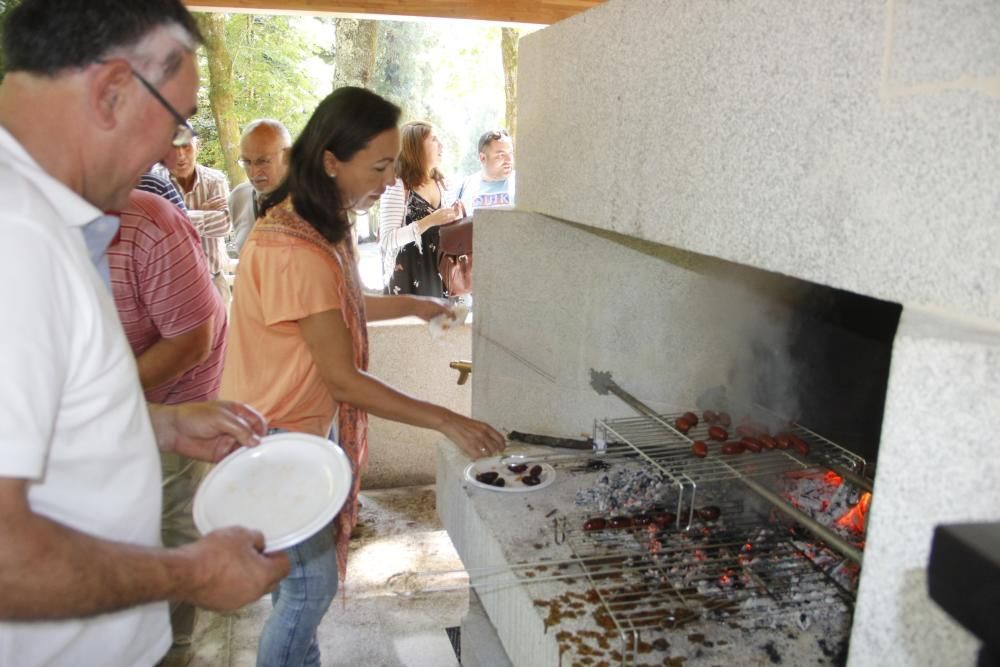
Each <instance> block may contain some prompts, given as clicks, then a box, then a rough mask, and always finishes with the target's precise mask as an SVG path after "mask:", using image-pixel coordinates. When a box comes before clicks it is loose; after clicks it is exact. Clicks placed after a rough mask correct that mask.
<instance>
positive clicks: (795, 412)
mask: <svg viewBox="0 0 1000 667" xmlns="http://www.w3.org/2000/svg"><path fill="white" fill-rule="evenodd" d="M712 283H713V284H712V286H711V287H710V288H709V289H710V291H711V296H710V298H711V303H714V304H716V306H717V308H718V312H723V313H725V324H724V326H725V328H726V331H727V332H728V335H727V336H725V337H724V338H722V339H721V340H720V343H721V344H722V347H723V348H724V349H719V350H717V351H716V353H717V354H720V355H722V358H723V359H728V363H727V364H724V366H725V367H726V371H725V377H724V383H723V384H721V385H719V386H716V387H712V388H709V389H707V390H705V391H704V392H703V393H702V394H701V395H700V396H699V398H698V400H697V404H698V407H700V408H702V409H713V410H725V411H726V412H729V414H730V415H731V416H732V417H733V419H734V420H735V423H740V422H741V421H755V422H760V423H763V424H766V425H767V426H768V427H769V429H770V430H771V431H772V432H774V431H776V430H781V429H782V428H783V427H784V426H785V425H786V424H787V422H788V421H790V420H795V419H797V418H798V417H799V415H800V402H799V396H800V395H801V394H800V391H801V390H802V389H803V388H802V387H801V386H800V378H799V369H798V368H797V366H796V363H795V361H794V360H793V358H792V345H793V343H794V342H795V341H796V340H797V337H798V335H799V328H800V320H799V319H798V317H797V315H796V310H795V308H796V307H795V304H796V303H797V302H798V301H799V300H800V299H802V298H803V297H804V295H805V292H804V290H803V289H802V288H801V287H798V286H796V285H794V284H792V283H791V282H790V281H788V280H787V279H783V278H781V277H780V276H775V275H772V274H764V273H763V272H755V271H749V270H746V269H743V268H741V267H731V268H729V269H728V270H726V271H725V272H724V273H721V274H719V275H716V276H713V277H712Z"/></svg>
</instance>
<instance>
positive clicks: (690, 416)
mask: <svg viewBox="0 0 1000 667" xmlns="http://www.w3.org/2000/svg"><path fill="white" fill-rule="evenodd" d="M681 418H682V419H684V420H685V421H688V422H691V426H697V425H698V415H696V414H695V413H693V412H685V413H684V414H682V415H681Z"/></svg>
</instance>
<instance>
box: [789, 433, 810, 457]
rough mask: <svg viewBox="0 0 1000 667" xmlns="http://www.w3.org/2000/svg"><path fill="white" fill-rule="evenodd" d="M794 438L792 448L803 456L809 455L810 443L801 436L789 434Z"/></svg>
mask: <svg viewBox="0 0 1000 667" xmlns="http://www.w3.org/2000/svg"><path fill="white" fill-rule="evenodd" d="M789 437H791V439H792V448H793V449H794V450H795V451H796V452H798V453H799V454H800V455H801V456H808V455H809V443H808V442H806V441H805V440H803V439H802V438H800V437H799V436H797V435H794V434H793V435H791V436H789Z"/></svg>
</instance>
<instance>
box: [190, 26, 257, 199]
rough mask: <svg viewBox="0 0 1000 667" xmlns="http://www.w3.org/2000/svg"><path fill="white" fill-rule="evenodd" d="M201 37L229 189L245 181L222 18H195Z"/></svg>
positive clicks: (229, 54)
mask: <svg viewBox="0 0 1000 667" xmlns="http://www.w3.org/2000/svg"><path fill="white" fill-rule="evenodd" d="M195 18H196V19H197V21H198V27H199V28H200V29H201V34H202V35H203V36H204V37H205V55H206V57H207V60H208V82H209V83H208V102H209V105H210V106H211V107H212V116H213V117H214V118H215V127H216V129H217V130H218V132H219V147H220V148H221V149H222V157H223V162H224V165H225V169H224V171H225V172H226V176H227V177H228V178H229V183H230V185H235V184H236V183H239V182H241V181H242V180H243V179H244V178H245V174H244V173H243V170H242V169H241V168H240V166H239V164H238V160H239V157H240V127H239V123H238V122H237V119H236V107H235V103H234V101H233V100H234V98H233V57H232V54H231V53H230V52H229V47H228V45H227V44H226V16H225V14H216V13H199V14H195Z"/></svg>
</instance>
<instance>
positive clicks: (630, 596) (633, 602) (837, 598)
mask: <svg viewBox="0 0 1000 667" xmlns="http://www.w3.org/2000/svg"><path fill="white" fill-rule="evenodd" d="M734 515H738V516H736V518H732V517H733V516H734ZM721 517H722V518H720V519H719V520H717V521H703V520H701V519H699V518H697V517H696V518H695V520H694V524H693V525H692V526H690V529H689V530H677V529H676V528H673V527H670V528H667V529H658V528H656V527H655V526H653V525H649V526H644V527H638V528H631V529H627V530H621V529H618V530H611V529H606V530H600V531H584V530H582V528H581V526H582V525H583V519H579V520H576V519H568V520H567V522H568V523H567V526H566V528H565V537H566V542H567V544H568V545H569V546H570V548H571V550H572V553H573V554H574V557H575V558H576V559H577V561H578V563H579V565H580V566H581V568H582V569H583V571H584V573H585V575H586V578H587V579H588V581H589V583H590V585H591V589H592V591H593V596H594V598H595V601H599V602H600V604H601V606H602V609H603V612H601V613H600V615H599V617H598V622H599V624H600V625H602V626H603V627H604V628H605V629H607V630H615V631H616V632H617V634H618V635H619V637H620V639H621V642H622V649H623V650H622V656H623V664H628V663H629V662H630V661H631V660H632V659H634V656H635V653H636V649H637V647H638V646H639V643H640V641H642V640H646V641H648V640H649V639H651V638H652V637H656V636H658V635H659V634H660V633H662V631H664V630H668V629H673V628H677V627H681V626H684V625H686V624H688V623H693V622H696V621H728V622H736V621H739V622H741V623H743V624H744V625H745V626H747V627H755V626H771V625H773V624H774V623H775V621H776V620H781V619H783V620H792V619H794V621H796V622H800V623H801V622H802V619H810V618H813V617H815V616H818V615H825V616H830V615H835V614H840V615H843V614H849V613H850V610H851V609H852V608H853V588H852V586H851V583H850V582H852V581H854V577H856V574H857V569H856V566H854V565H853V564H851V563H849V562H847V561H845V560H844V559H843V558H841V557H839V556H838V555H836V554H834V553H833V552H830V551H829V550H827V549H825V548H823V547H822V546H820V545H816V544H813V543H811V542H808V541H800V540H798V539H796V538H795V536H794V535H793V534H792V533H790V532H789V530H788V527H787V526H786V525H784V524H781V523H778V524H774V523H770V524H767V525H762V524H761V522H760V520H759V518H756V517H754V516H747V515H745V514H743V513H742V511H741V509H740V508H739V507H737V506H735V505H729V506H723V508H722V514H721ZM574 521H575V522H576V523H575V525H573V526H570V525H569V523H572V522H574ZM844 568H849V569H850V571H847V572H845V570H844ZM851 568H854V569H851ZM851 575H853V576H851Z"/></svg>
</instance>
